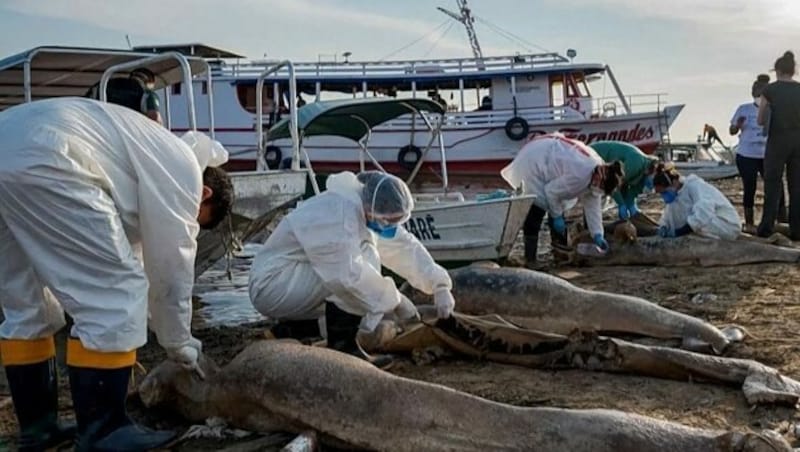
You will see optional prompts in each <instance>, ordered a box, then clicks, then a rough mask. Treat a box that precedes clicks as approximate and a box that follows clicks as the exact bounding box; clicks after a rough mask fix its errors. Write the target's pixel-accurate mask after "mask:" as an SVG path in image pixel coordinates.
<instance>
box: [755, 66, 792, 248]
mask: <svg viewBox="0 0 800 452" xmlns="http://www.w3.org/2000/svg"><path fill="white" fill-rule="evenodd" d="M775 73H776V81H774V82H772V83H770V84H769V85H767V87H766V88H764V91H763V92H762V93H761V98H760V106H759V109H758V124H759V125H762V126H765V127H767V131H768V136H767V149H766V152H765V154H764V211H763V214H762V216H761V224H759V225H758V235H759V236H761V237H767V236H769V235H771V234H772V232H773V230H774V226H775V218H776V216H777V214H778V205H779V203H780V199H781V192H782V190H783V184H782V180H783V170H784V168H786V174H787V180H788V184H789V230H790V238H791V239H792V240H800V83H797V82H796V81H795V80H794V79H793V77H794V74H795V60H794V54H793V53H792V52H789V51H787V52H786V53H784V54H783V56H782V57H780V58H778V59H777V60H776V61H775Z"/></svg>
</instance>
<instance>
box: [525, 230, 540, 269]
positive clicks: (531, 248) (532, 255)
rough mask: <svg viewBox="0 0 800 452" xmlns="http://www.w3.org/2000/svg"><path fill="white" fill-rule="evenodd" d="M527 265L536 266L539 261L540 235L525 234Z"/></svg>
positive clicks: (529, 266)
mask: <svg viewBox="0 0 800 452" xmlns="http://www.w3.org/2000/svg"><path fill="white" fill-rule="evenodd" d="M524 240H525V266H526V267H528V268H534V267H536V266H537V265H538V263H537V252H538V250H539V236H538V235H537V236H527V235H526V236H525V237H524Z"/></svg>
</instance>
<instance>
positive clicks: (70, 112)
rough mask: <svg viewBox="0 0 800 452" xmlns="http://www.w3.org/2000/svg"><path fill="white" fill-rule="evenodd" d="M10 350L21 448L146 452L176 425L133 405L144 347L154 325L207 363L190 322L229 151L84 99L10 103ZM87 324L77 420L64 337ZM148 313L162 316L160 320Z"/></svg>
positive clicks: (176, 354) (76, 349) (220, 211)
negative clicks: (66, 388)
mask: <svg viewBox="0 0 800 452" xmlns="http://www.w3.org/2000/svg"><path fill="white" fill-rule="evenodd" d="M0 160H1V161H2V162H3V163H2V165H0V305H2V309H3V314H4V316H5V320H4V321H3V323H2V325H0V338H2V339H1V340H0V354H2V359H3V365H4V366H5V371H6V376H7V377H8V381H9V386H10V389H11V396H12V399H13V402H14V408H15V411H16V414H17V419H18V420H19V424H20V438H19V446H20V450H44V449H45V448H47V447H50V446H52V445H54V444H57V443H60V442H61V441H62V440H67V439H69V440H71V439H73V438H74V439H75V440H76V448H75V450H80V451H84V450H92V451H95V450H147V449H150V448H154V447H158V446H160V445H162V444H164V443H166V442H168V441H170V440H171V439H172V438H173V436H174V434H173V433H172V432H167V431H151V430H147V429H145V428H143V427H140V426H138V425H136V424H134V423H133V422H132V421H131V420H130V418H129V417H128V415H127V413H126V410H125V400H126V395H127V389H128V381H129V378H130V375H131V370H132V367H133V365H134V363H135V361H136V349H137V348H139V347H141V346H142V345H144V344H145V342H146V340H147V327H148V323H149V327H150V328H151V329H152V330H153V331H154V332H155V334H156V336H157V338H158V341H159V343H160V344H161V345H162V346H163V347H164V349H165V350H166V352H167V356H168V357H169V358H171V359H172V360H175V361H177V362H178V363H180V364H182V365H183V366H184V367H186V368H187V369H198V372H199V368H197V359H198V354H199V352H200V349H201V345H200V342H199V341H198V340H197V339H195V338H194V337H192V335H191V332H190V321H191V315H192V312H191V309H192V305H191V295H192V286H193V284H194V261H195V252H196V249H197V243H196V237H197V234H198V232H199V228H200V227H203V228H211V227H214V226H215V225H216V224H218V223H219V222H220V221H221V220H222V219H223V218H224V217H225V216H226V215H228V213H229V211H230V208H231V203H232V187H231V183H230V179H229V178H228V176H227V174H226V173H225V172H224V171H223V170H221V169H219V168H211V167H209V168H207V169H206V170H205V171H204V170H203V169H204V168H206V167H207V166H215V165H219V164H221V163H223V162H225V161H226V160H227V152H226V151H225V149H224V148H222V146H221V145H220V144H219V143H216V142H214V141H212V140H210V139H209V138H208V137H206V136H205V135H203V134H198V133H189V134H187V135H186V136H184V139H183V140H182V139H180V138H178V137H176V136H174V135H173V134H171V133H170V132H169V131H168V130H166V129H165V128H163V127H162V126H160V125H158V124H157V123H156V122H154V121H152V120H150V119H149V118H147V117H146V116H143V115H141V114H139V113H137V112H135V111H132V110H130V109H128V108H125V107H122V106H119V105H113V104H107V103H101V102H98V101H95V100H90V99H83V98H59V99H50V100H41V101H36V102H32V103H27V104H23V105H19V106H16V107H13V108H10V109H8V110H6V111H4V112H1V113H0ZM64 311H66V313H68V314H69V315H70V317H71V318H72V319H73V321H74V325H73V327H72V329H71V332H70V338H69V339H68V343H67V357H66V361H67V365H68V368H69V380H70V386H71V392H72V400H73V407H74V409H75V414H76V416H75V417H76V421H77V436H76V435H75V427H71V428H66V427H64V426H63V425H61V424H59V423H58V422H57V408H58V406H57V405H58V393H57V388H58V386H57V375H56V373H55V346H54V339H53V337H54V334H55V333H56V332H57V331H58V330H60V329H61V328H62V327H63V326H64V325H65V318H64ZM148 311H149V322H148Z"/></svg>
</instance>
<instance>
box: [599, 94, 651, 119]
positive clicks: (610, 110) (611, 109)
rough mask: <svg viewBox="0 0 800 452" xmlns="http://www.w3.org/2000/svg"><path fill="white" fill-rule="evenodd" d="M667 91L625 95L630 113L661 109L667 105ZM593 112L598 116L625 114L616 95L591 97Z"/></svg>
mask: <svg viewBox="0 0 800 452" xmlns="http://www.w3.org/2000/svg"><path fill="white" fill-rule="evenodd" d="M666 99H667V93H651V94H631V95H627V96H625V100H626V101H627V103H628V106H630V108H631V113H643V112H648V111H661V110H662V109H663V108H664V107H666V106H667V101H666ZM592 104H593V105H592V109H593V113H594V114H596V115H597V116H600V117H609V116H617V115H621V114H625V107H624V105H623V103H622V101H621V100H620V98H619V97H618V96H607V97H596V98H593V99H592Z"/></svg>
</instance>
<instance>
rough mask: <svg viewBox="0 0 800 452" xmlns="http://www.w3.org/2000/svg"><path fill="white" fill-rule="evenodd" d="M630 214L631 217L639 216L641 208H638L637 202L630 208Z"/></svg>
mask: <svg viewBox="0 0 800 452" xmlns="http://www.w3.org/2000/svg"><path fill="white" fill-rule="evenodd" d="M628 212H629V213H630V215H631V217H635V216H636V215H638V214H639V208H638V207H636V201H634V202H633V204H631V205H629V206H628Z"/></svg>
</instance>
